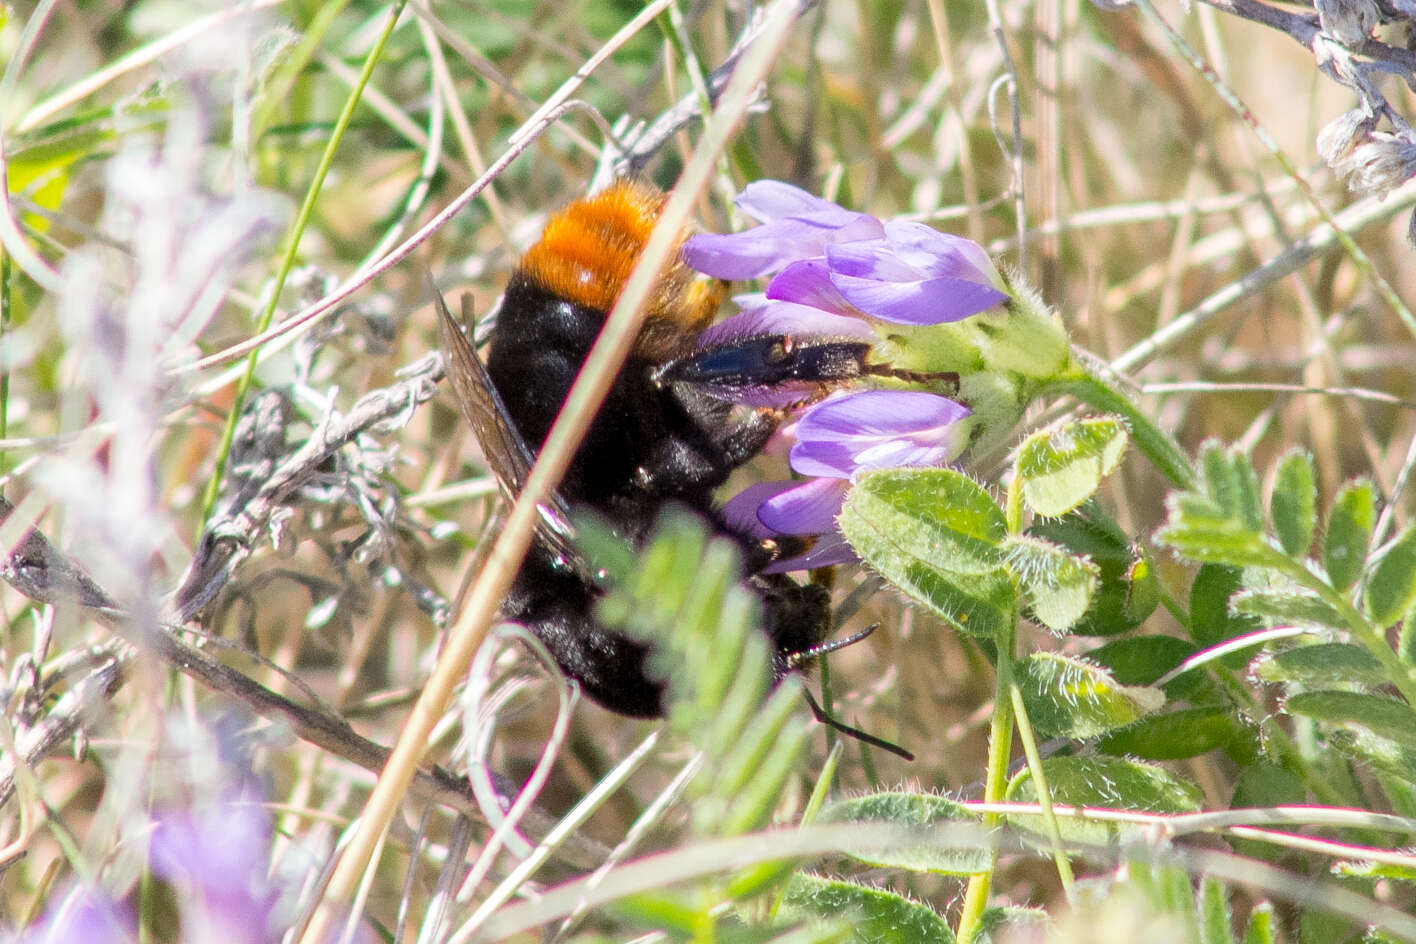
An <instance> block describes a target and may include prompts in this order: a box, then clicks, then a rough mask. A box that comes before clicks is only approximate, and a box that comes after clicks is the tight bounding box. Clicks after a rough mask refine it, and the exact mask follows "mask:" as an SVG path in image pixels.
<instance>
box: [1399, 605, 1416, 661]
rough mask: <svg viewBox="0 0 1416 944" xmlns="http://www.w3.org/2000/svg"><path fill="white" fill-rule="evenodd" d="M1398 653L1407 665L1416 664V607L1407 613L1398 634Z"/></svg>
mask: <svg viewBox="0 0 1416 944" xmlns="http://www.w3.org/2000/svg"><path fill="white" fill-rule="evenodd" d="M1396 654H1397V656H1399V657H1400V658H1401V661H1402V662H1405V663H1406V664H1407V665H1412V664H1416V607H1412V608H1411V609H1410V610H1408V611H1407V613H1406V619H1404V620H1402V621H1401V630H1400V631H1399V632H1398V633H1397V634H1396Z"/></svg>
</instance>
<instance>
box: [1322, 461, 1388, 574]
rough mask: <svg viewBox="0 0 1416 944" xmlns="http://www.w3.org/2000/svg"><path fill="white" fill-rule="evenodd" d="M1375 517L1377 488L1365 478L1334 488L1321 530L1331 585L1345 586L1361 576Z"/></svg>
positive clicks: (1324, 561) (1324, 556)
mask: <svg viewBox="0 0 1416 944" xmlns="http://www.w3.org/2000/svg"><path fill="white" fill-rule="evenodd" d="M1376 521H1377V490H1376V488H1375V487H1374V486H1373V485H1372V483H1371V482H1369V481H1367V480H1366V479H1358V480H1356V481H1354V482H1348V483H1346V484H1345V485H1343V486H1342V488H1341V489H1339V490H1338V493H1337V498H1336V499H1334V501H1333V504H1332V510H1331V511H1329V512H1328V519H1327V527H1326V529H1325V531H1324V534H1323V568H1324V569H1325V570H1326V571H1327V575H1328V581H1329V582H1330V583H1331V584H1332V586H1333V588H1334V589H1337V590H1348V589H1350V588H1351V587H1352V585H1353V584H1355V583H1356V582H1357V578H1358V577H1360V576H1362V565H1363V564H1364V563H1365V562H1366V560H1367V546H1368V544H1370V543H1371V540H1372V528H1373V527H1375V526H1376Z"/></svg>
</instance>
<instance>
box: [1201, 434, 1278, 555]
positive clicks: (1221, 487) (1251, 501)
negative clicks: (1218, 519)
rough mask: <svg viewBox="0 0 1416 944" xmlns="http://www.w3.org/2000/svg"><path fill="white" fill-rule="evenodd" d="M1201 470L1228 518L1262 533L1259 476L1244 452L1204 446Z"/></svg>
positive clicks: (1207, 490)
mask: <svg viewBox="0 0 1416 944" xmlns="http://www.w3.org/2000/svg"><path fill="white" fill-rule="evenodd" d="M1201 448H1202V452H1201V455H1200V470H1201V473H1202V481H1203V483H1204V485H1203V488H1204V494H1205V496H1206V497H1207V498H1209V499H1210V500H1211V501H1213V502H1214V503H1215V504H1216V505H1217V506H1218V507H1219V508H1220V509H1221V510H1222V511H1223V513H1224V515H1225V516H1226V517H1229V518H1233V519H1235V520H1236V521H1238V522H1239V524H1240V525H1241V526H1242V527H1243V528H1244V530H1246V531H1249V532H1253V533H1256V534H1257V533H1261V532H1262V531H1263V529H1264V516H1263V508H1262V505H1261V504H1260V503H1259V479H1258V475H1257V474H1256V473H1255V472H1254V465H1253V463H1251V462H1250V461H1249V458H1248V457H1247V456H1245V455H1244V454H1243V453H1241V452H1238V451H1237V450H1233V449H1226V448H1224V447H1223V446H1220V445H1217V444H1213V443H1211V444H1207V445H1206V446H1203V447H1201Z"/></svg>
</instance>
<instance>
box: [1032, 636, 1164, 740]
mask: <svg viewBox="0 0 1416 944" xmlns="http://www.w3.org/2000/svg"><path fill="white" fill-rule="evenodd" d="M1017 673H1018V687H1019V689H1021V691H1022V694H1023V704H1024V705H1026V706H1027V710H1028V717H1029V718H1030V719H1031V720H1032V724H1033V727H1034V728H1036V729H1037V732H1038V733H1039V734H1041V735H1043V736H1045V737H1067V738H1076V739H1086V738H1093V737H1096V736H1098V735H1101V734H1105V733H1107V732H1108V731H1114V730H1116V729H1117V728H1123V727H1125V726H1126V725H1129V724H1131V723H1133V722H1135V721H1136V720H1137V719H1139V718H1142V717H1144V716H1145V715H1148V714H1150V713H1151V712H1153V711H1157V710H1159V708H1160V707H1161V705H1163V704H1164V703H1165V696H1164V694H1162V693H1161V692H1160V691H1159V690H1157V689H1154V688H1145V687H1140V686H1128V685H1121V684H1119V683H1118V682H1117V681H1116V679H1115V678H1114V677H1113V676H1112V675H1111V673H1109V672H1107V671H1106V670H1105V669H1103V668H1102V667H1101V666H1098V665H1093V664H1092V663H1090V662H1086V661H1083V660H1080V659H1074V658H1071V657H1069V656H1064V655H1059V654H1057V653H1051V652H1034V653H1030V654H1029V655H1028V657H1027V658H1026V659H1023V660H1022V661H1021V662H1020V663H1019V664H1018V666H1017Z"/></svg>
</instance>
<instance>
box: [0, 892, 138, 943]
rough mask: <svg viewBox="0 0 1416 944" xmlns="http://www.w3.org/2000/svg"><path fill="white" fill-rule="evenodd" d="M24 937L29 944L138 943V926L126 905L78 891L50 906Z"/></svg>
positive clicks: (103, 896) (102, 896) (95, 894)
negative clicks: (78, 943) (79, 943)
mask: <svg viewBox="0 0 1416 944" xmlns="http://www.w3.org/2000/svg"><path fill="white" fill-rule="evenodd" d="M24 933H25V937H24V938H23V939H24V940H26V941H29V942H30V944H77V942H80V941H104V942H112V944H122V942H125V941H136V940H137V939H138V925H137V922H136V921H135V920H133V913H132V910H131V909H129V908H128V907H127V906H126V905H123V904H119V903H116V902H114V901H112V900H111V899H110V898H109V897H108V896H107V895H105V894H104V893H103V892H102V891H100V890H98V889H96V888H76V889H74V890H73V891H71V892H70V893H69V894H68V895H65V896H64V897H63V898H62V899H60V900H59V901H58V902H55V903H51V904H50V906H49V909H48V910H47V911H46V912H45V915H44V917H43V918H42V919H41V920H40V922H39V923H38V924H37V925H34V926H32V927H30V928H28V929H26V930H25V932H24ZM16 940H19V939H18V938H17V939H16Z"/></svg>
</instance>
